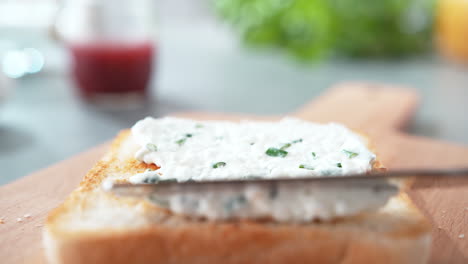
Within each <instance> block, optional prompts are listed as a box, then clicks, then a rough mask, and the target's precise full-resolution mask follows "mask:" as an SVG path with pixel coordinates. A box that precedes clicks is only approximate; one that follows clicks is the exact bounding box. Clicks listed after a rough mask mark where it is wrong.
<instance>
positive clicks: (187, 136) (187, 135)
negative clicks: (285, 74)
mask: <svg viewBox="0 0 468 264" xmlns="http://www.w3.org/2000/svg"><path fill="white" fill-rule="evenodd" d="M192 136H193V135H192V134H185V138H181V139H179V140H177V141H176V142H175V143H176V144H177V145H179V146H182V145H183V144H184V143H185V141H186V140H187V138H191V137H192Z"/></svg>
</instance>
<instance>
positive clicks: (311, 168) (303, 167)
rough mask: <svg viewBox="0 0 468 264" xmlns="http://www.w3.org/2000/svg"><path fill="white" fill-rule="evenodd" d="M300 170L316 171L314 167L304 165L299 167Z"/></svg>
mask: <svg viewBox="0 0 468 264" xmlns="http://www.w3.org/2000/svg"><path fill="white" fill-rule="evenodd" d="M299 169H306V170H314V168H313V167H312V166H309V165H304V164H301V165H299Z"/></svg>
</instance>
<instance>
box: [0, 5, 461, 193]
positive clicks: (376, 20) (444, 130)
mask: <svg viewBox="0 0 468 264" xmlns="http://www.w3.org/2000/svg"><path fill="white" fill-rule="evenodd" d="M467 62H468V1H467V0H380V1H375V0H359V1H358V0H134V1H125V0H0V167H1V168H2V169H1V170H0V184H4V183H7V182H11V181H12V180H14V179H17V178H19V177H22V176H24V175H26V174H28V173H31V172H33V171H35V170H38V169H40V168H43V167H46V166H49V165H51V164H53V163H55V162H57V161H60V160H63V159H66V158H68V157H70V156H71V155H73V154H76V153H78V152H81V151H84V150H86V149H87V148H90V147H92V146H94V145H96V144H99V143H102V142H104V141H106V140H109V139H110V138H112V137H113V136H115V134H116V133H117V132H118V131H119V130H121V129H123V128H127V127H130V126H131V125H132V124H133V123H134V122H136V121H137V120H139V119H141V118H143V117H144V116H147V115H152V116H163V115H166V114H168V113H171V112H176V111H188V110H204V111H218V112H219V111H223V112H246V113H254V114H281V113H287V112H289V111H293V110H294V109H295V108H297V107H299V106H300V105H302V104H304V103H306V102H307V101H309V100H311V99H312V98H314V97H315V96H317V95H319V94H320V93H321V92H323V91H324V90H325V89H327V88H328V87H330V86H331V85H333V84H335V83H337V82H341V81H348V80H363V81H373V82H383V83H394V84H398V85H406V86H410V87H412V88H414V89H415V90H417V91H418V93H419V94H420V96H421V99H422V105H421V107H420V108H419V109H418V112H417V114H416V117H415V120H414V122H413V124H412V126H411V127H410V131H411V132H412V133H415V134H419V135H424V136H430V137H434V138H438V139H444V140H449V141H453V142H458V143H463V144H467V143H468V117H467V112H468V68H467V66H466V63H467Z"/></svg>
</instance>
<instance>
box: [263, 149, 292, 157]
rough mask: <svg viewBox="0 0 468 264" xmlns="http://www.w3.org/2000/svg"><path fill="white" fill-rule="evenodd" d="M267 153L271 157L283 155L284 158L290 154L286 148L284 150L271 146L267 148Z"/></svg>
mask: <svg viewBox="0 0 468 264" xmlns="http://www.w3.org/2000/svg"><path fill="white" fill-rule="evenodd" d="M265 154H267V155H268V156H270V157H282V158H284V157H286V155H288V152H287V151H285V150H282V149H277V148H269V149H267V151H266V152H265Z"/></svg>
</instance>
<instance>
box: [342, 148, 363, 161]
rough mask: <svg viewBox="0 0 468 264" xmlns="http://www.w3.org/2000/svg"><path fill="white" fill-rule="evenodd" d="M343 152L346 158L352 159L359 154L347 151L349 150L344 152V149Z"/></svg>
mask: <svg viewBox="0 0 468 264" xmlns="http://www.w3.org/2000/svg"><path fill="white" fill-rule="evenodd" d="M343 152H344V153H345V154H346V155H348V158H350V159H352V158H354V157H356V156H357V155H359V153H356V152H352V151H349V150H346V149H343Z"/></svg>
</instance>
